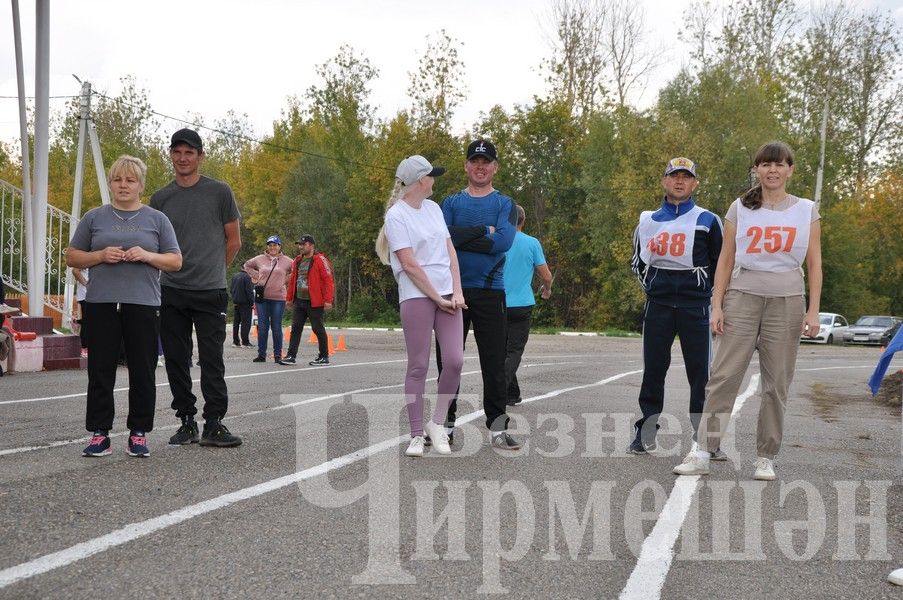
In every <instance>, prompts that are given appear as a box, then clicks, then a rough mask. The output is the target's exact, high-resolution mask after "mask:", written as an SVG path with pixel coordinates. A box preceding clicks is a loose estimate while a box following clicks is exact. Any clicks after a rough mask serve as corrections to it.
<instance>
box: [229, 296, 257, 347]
mask: <svg viewBox="0 0 903 600" xmlns="http://www.w3.org/2000/svg"><path fill="white" fill-rule="evenodd" d="M253 306H254V305H253V304H236V305H235V311H234V314H233V315H232V343H234V344H243V345H245V346H248V345H250V343H251V340H250V339H249V338H248V335H250V333H251V316H252V315H251V308H252V307H253ZM239 334H241V339H239Z"/></svg>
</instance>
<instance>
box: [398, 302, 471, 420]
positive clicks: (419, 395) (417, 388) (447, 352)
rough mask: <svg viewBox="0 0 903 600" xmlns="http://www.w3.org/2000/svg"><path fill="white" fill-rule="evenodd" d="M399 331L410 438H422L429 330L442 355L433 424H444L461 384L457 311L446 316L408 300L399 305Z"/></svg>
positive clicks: (460, 323)
mask: <svg viewBox="0 0 903 600" xmlns="http://www.w3.org/2000/svg"><path fill="white" fill-rule="evenodd" d="M400 312H401V327H402V329H404V342H405V346H407V350H408V372H407V374H406V375H405V378H404V393H405V397H406V398H407V406H408V419H409V420H410V422H411V436H412V437H414V436H418V435H423V391H424V388H426V373H427V371H428V370H429V363H430V348H431V346H432V338H433V335H432V334H433V330H435V331H436V339H437V340H438V342H439V349H440V350H441V352H442V373H441V374H440V375H439V389H438V397H437V399H436V406H435V408H434V409H433V422H434V423H439V424H440V425H441V424H443V423H445V416H446V414H448V405H449V404H450V403H451V400H452V398H453V397H454V395H455V393H456V392H457V390H458V384H459V383H460V382H461V367H462V366H463V365H464V321H463V316H462V313H461V311H460V310H458V311H457V312H456V313H455V314H453V315H450V314H448V313H447V312H445V311H443V310H440V309H439V307H438V306H436V303H435V302H433V301H432V300H430V299H429V298H410V299H408V300H405V301H404V302H402V303H401V307H400Z"/></svg>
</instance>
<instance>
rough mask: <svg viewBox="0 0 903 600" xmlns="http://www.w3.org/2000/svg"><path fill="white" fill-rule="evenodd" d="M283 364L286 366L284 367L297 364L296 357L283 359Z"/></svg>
mask: <svg viewBox="0 0 903 600" xmlns="http://www.w3.org/2000/svg"><path fill="white" fill-rule="evenodd" d="M282 364H284V365H293V364H295V357H294V356H286V357H285V358H283V359H282Z"/></svg>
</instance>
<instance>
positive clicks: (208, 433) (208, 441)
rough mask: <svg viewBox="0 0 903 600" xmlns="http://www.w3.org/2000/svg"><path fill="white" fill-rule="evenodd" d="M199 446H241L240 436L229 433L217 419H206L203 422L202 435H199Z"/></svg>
mask: <svg viewBox="0 0 903 600" xmlns="http://www.w3.org/2000/svg"><path fill="white" fill-rule="evenodd" d="M201 446H217V447H218V448H232V447H234V446H241V438H240V437H238V436H237V435H232V434H231V433H229V430H228V429H226V426H225V425H223V422H222V421H220V420H219V419H208V420H207V422H206V423H204V435H203V436H201Z"/></svg>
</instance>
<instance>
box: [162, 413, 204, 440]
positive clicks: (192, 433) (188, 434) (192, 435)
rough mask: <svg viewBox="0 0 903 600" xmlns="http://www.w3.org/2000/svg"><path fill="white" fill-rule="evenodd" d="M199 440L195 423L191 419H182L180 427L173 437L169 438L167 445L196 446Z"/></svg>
mask: <svg viewBox="0 0 903 600" xmlns="http://www.w3.org/2000/svg"><path fill="white" fill-rule="evenodd" d="M200 439H201V438H200V436H199V435H198V424H197V421H195V420H194V419H192V418H191V417H182V426H181V427H179V429H178V431H176V433H175V435H174V436H172V437H171V438H169V445H170V446H184V445H186V444H197V443H198V442H199V441H200Z"/></svg>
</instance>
